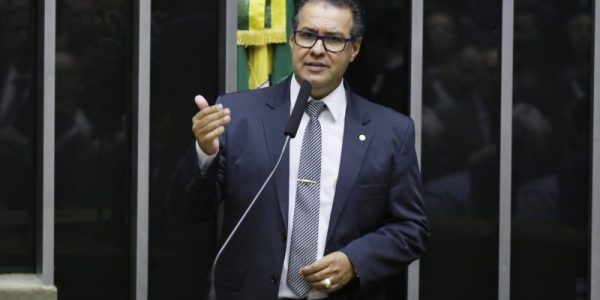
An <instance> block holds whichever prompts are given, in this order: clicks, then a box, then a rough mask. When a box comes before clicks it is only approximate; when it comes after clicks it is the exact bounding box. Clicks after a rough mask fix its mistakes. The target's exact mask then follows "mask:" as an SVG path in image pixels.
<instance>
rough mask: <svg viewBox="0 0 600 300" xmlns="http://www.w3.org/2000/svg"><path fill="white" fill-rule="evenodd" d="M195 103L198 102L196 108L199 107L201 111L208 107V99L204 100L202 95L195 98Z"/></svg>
mask: <svg viewBox="0 0 600 300" xmlns="http://www.w3.org/2000/svg"><path fill="white" fill-rule="evenodd" d="M194 102H196V106H198V109H199V110H203V109H205V108H206V107H208V101H206V98H204V96H202V95H198V96H196V97H194Z"/></svg>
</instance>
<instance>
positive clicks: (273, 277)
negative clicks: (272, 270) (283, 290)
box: [270, 275, 279, 284]
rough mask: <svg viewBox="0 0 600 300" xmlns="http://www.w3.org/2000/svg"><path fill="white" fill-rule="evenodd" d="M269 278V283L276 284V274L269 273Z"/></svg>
mask: <svg viewBox="0 0 600 300" xmlns="http://www.w3.org/2000/svg"><path fill="white" fill-rule="evenodd" d="M270 279H271V280H270V281H271V284H276V283H277V279H279V278H277V275H271V278H270Z"/></svg>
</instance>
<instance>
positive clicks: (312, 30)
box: [298, 27, 345, 38]
mask: <svg viewBox="0 0 600 300" xmlns="http://www.w3.org/2000/svg"><path fill="white" fill-rule="evenodd" d="M298 30H300V31H305V32H309V33H314V34H317V35H319V31H318V30H315V29H312V28H309V27H301V28H300V29H298ZM325 36H333V37H342V38H343V37H345V35H344V34H343V33H341V32H325Z"/></svg>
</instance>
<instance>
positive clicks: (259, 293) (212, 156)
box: [177, 0, 429, 300]
mask: <svg viewBox="0 0 600 300" xmlns="http://www.w3.org/2000/svg"><path fill="white" fill-rule="evenodd" d="M360 11H361V10H360V7H359V6H358V5H357V4H356V2H355V1H353V0H307V1H301V2H300V3H299V4H298V9H297V15H296V17H295V19H294V34H293V36H292V37H291V39H290V41H289V43H290V46H291V48H292V63H293V68H294V75H293V76H290V78H288V79H287V80H286V81H285V82H284V83H282V84H279V85H276V86H273V87H270V88H265V89H260V90H255V91H249V92H242V93H235V94H228V95H224V96H221V97H220V98H219V99H218V101H217V102H218V103H217V104H216V105H213V106H209V105H208V103H207V101H206V100H205V99H204V98H203V97H202V96H198V97H196V104H197V105H198V107H199V109H200V111H199V112H198V113H197V114H196V115H195V116H194V118H193V132H194V135H195V137H196V145H195V147H194V148H193V149H191V151H190V152H189V153H188V155H187V156H186V158H185V159H184V160H182V163H181V165H180V168H179V170H180V172H179V174H178V175H177V178H178V180H179V181H180V182H181V184H182V185H183V187H184V189H183V190H184V194H185V197H186V198H187V199H188V200H189V201H191V202H192V203H193V204H194V205H195V206H194V207H193V209H194V210H195V211H196V212H201V213H205V214H213V213H214V212H215V207H216V204H217V202H218V201H223V202H224V220H223V228H222V230H223V231H222V232H223V235H222V236H227V235H228V234H229V233H230V232H231V230H232V228H233V227H234V226H235V224H236V222H237V221H238V220H239V218H240V216H241V215H242V214H243V212H244V210H245V209H246V207H247V206H248V204H249V203H250V201H251V200H252V198H253V196H254V194H255V193H256V192H257V191H258V190H259V188H260V186H261V184H262V182H263V181H264V180H265V178H266V177H267V175H268V173H269V171H270V169H271V168H272V167H273V166H274V164H275V162H276V160H277V158H278V156H279V153H280V151H281V148H282V147H283V144H284V135H283V132H284V129H285V125H286V123H287V120H288V118H289V115H290V110H291V107H293V105H294V103H295V102H294V101H295V99H296V96H297V94H298V91H299V89H300V84H299V83H300V82H302V81H308V82H310V83H311V85H312V90H311V92H310V95H311V100H310V102H309V107H317V106H319V109H322V112H321V111H320V110H319V112H320V114H319V113H316V114H315V115H312V116H311V117H309V116H308V115H307V114H305V115H304V116H303V118H302V121H301V123H300V128H299V131H298V136H297V137H296V138H295V139H292V141H291V143H290V147H289V149H288V150H287V151H286V152H285V155H284V157H283V161H282V163H281V165H280V166H279V168H278V169H277V171H276V172H275V175H274V177H273V180H272V181H271V183H269V185H267V186H266V188H265V190H264V192H263V193H262V195H261V197H260V198H259V199H258V201H257V202H256V204H255V206H254V207H253V209H252V210H251V211H250V213H249V214H248V216H247V219H246V220H245V221H244V223H243V224H242V226H241V227H240V228H239V231H238V232H237V234H236V235H235V236H234V237H233V239H232V240H231V242H230V244H229V246H228V247H227V248H226V249H225V250H224V252H223V254H222V256H221V258H220V260H219V261H218V263H217V269H216V276H215V283H216V287H217V298H218V299H253V300H255V299H385V297H386V295H385V291H386V285H388V284H390V282H389V279H390V278H393V277H394V276H396V275H398V274H399V273H401V272H402V271H403V270H404V267H406V265H408V264H409V263H410V262H411V261H413V260H415V259H417V258H418V257H419V256H420V255H421V254H422V253H423V251H424V250H425V244H426V241H427V239H428V236H429V230H428V227H427V219H426V217H425V213H424V210H423V202H422V198H421V189H422V188H421V178H420V174H419V168H418V163H417V157H416V154H415V150H414V125H413V122H412V121H411V120H410V119H409V118H407V117H405V116H402V115H400V114H398V113H396V112H394V111H392V110H390V109H387V108H384V107H381V106H379V105H376V104H373V103H370V102H368V101H367V100H365V99H363V98H361V97H360V96H358V95H356V94H354V93H353V92H352V91H351V90H350V89H349V88H348V87H347V86H345V85H344V83H343V75H344V73H345V71H346V68H347V67H348V65H349V64H350V62H352V61H353V60H354V59H355V58H356V56H357V55H358V52H359V50H360V45H361V37H362V32H363V29H362V18H361V16H360ZM311 102H314V105H313V104H310V103H311ZM319 103H324V104H325V105H324V106H322V105H320V104H319ZM309 110H310V108H309ZM316 123H318V124H319V125H317V127H315V126H314V125H311V124H316ZM307 124H308V125H307ZM309 127H310V128H309ZM318 127H320V128H319V129H318V136H319V138H318V141H319V142H318V143H320V144H319V145H320V146H319V148H318V150H316V151H313V152H311V154H312V156H311V155H308V154H306V153H308V152H309V151H308V150H306V149H313V148H310V147H313V146H314V144H315V142H314V137H315V136H317V134H316V133H315V132H317V131H315V128H318ZM307 140H311V141H312V142H307ZM308 144H311V145H310V146H309V145H308ZM315 153H316V154H315ZM319 153H320V155H319ZM307 157H308V158H307ZM315 160H317V161H318V160H320V161H321V162H320V164H317V166H314V162H315ZM306 165H311V167H310V168H317V169H318V172H317V173H318V174H320V175H318V176H317V177H316V178H314V179H313V178H312V177H310V178H309V177H305V176H304V175H302V174H304V173H305V172H307V171H306V169H307V168H308V167H306ZM318 165H320V167H319V166H318ZM311 170H312V169H311ZM311 187H312V188H314V187H316V201H317V202H316V205H315V206H316V213H315V214H316V216H315V215H312V216H311V217H314V218H315V219H312V221H309V222H304V223H302V220H306V216H305V215H303V214H304V213H306V212H305V211H303V209H306V206H307V204H306V203H307V202H303V201H309V200H307V199H313V200H310V201H314V197H313V196H315V195H314V194H312V196H307V194H306V189H309V188H311ZM312 203H314V202H312ZM301 211H302V212H301ZM294 229H296V230H294ZM306 231H311V232H314V235H313V236H311V237H310V238H305V236H306V235H305V234H306ZM313 238H314V239H313ZM309 245H310V246H309ZM307 252H309V253H307ZM299 253H300V254H299ZM309 254H310V255H309ZM299 256H309V257H310V260H309V262H308V263H303V264H301V265H300V267H298V264H297V263H296V262H298V261H299V258H298V257H299ZM305 262H306V261H305Z"/></svg>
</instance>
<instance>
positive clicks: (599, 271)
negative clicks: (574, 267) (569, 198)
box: [590, 0, 600, 300]
mask: <svg viewBox="0 0 600 300" xmlns="http://www.w3.org/2000/svg"><path fill="white" fill-rule="evenodd" d="M599 17H600V0H596V1H594V60H593V61H594V75H593V77H592V78H594V81H593V89H594V91H593V99H592V101H593V102H592V107H593V109H592V112H593V114H592V118H593V127H592V145H593V146H592V180H591V183H592V184H591V187H592V199H591V201H592V205H591V206H592V209H591V216H590V218H591V229H590V230H591V247H590V262H591V263H590V299H591V300H600V185H599V184H598V182H600V21H599V20H598V18H599Z"/></svg>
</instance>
